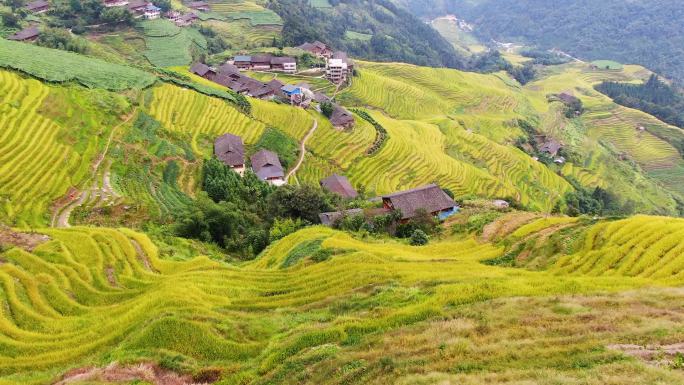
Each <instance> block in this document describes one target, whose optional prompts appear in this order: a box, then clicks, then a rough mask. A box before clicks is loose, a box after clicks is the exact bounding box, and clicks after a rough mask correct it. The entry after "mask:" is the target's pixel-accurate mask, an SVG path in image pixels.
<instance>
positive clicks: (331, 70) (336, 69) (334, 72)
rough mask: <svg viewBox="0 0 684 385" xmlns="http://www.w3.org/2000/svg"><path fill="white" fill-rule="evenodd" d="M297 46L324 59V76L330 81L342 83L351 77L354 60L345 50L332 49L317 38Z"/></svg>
mask: <svg viewBox="0 0 684 385" xmlns="http://www.w3.org/2000/svg"><path fill="white" fill-rule="evenodd" d="M297 48H299V49H301V50H303V51H306V52H309V53H310V54H312V55H314V56H316V57H318V58H321V59H325V78H326V79H328V80H329V81H331V82H332V83H336V84H339V83H344V82H346V81H347V80H349V79H351V76H352V74H353V73H354V61H353V60H352V59H350V58H349V57H348V56H347V54H346V53H345V52H342V51H333V50H332V49H331V48H330V47H328V46H327V45H326V44H325V43H321V42H320V41H318V40H317V41H315V42H313V43H304V44H302V45H300V46H298V47H297Z"/></svg>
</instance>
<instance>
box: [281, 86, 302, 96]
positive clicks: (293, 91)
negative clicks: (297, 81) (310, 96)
mask: <svg viewBox="0 0 684 385" xmlns="http://www.w3.org/2000/svg"><path fill="white" fill-rule="evenodd" d="M281 90H282V91H283V92H284V93H286V94H288V95H298V94H301V93H302V89H301V88H299V87H295V86H293V85H292V84H287V85H285V86H283V87H282V88H281Z"/></svg>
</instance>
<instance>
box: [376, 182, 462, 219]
mask: <svg viewBox="0 0 684 385" xmlns="http://www.w3.org/2000/svg"><path fill="white" fill-rule="evenodd" d="M382 204H383V207H384V208H385V209H387V210H391V211H395V210H400V211H401V220H402V221H408V220H410V219H412V218H414V217H415V216H416V215H417V214H418V213H419V212H420V211H421V210H424V211H425V212H426V213H428V214H430V215H433V216H435V217H439V218H440V219H444V218H447V217H449V216H450V215H453V214H455V213H456V212H457V211H458V205H457V204H456V202H454V200H453V199H451V197H449V195H447V194H446V193H445V192H444V190H442V189H441V188H440V187H439V186H437V185H436V184H431V185H427V186H423V187H418V188H415V189H411V190H406V191H401V192H398V193H394V194H390V195H385V196H383V197H382Z"/></svg>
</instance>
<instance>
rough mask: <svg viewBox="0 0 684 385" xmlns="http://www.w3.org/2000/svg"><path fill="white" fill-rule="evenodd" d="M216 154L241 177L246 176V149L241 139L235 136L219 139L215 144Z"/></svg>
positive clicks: (228, 135)
mask: <svg viewBox="0 0 684 385" xmlns="http://www.w3.org/2000/svg"><path fill="white" fill-rule="evenodd" d="M214 154H216V157H217V158H218V159H219V160H220V161H222V162H223V163H224V164H225V165H226V166H228V167H230V168H232V169H233V171H235V172H237V173H238V174H240V176H244V175H245V147H244V145H243V144H242V138H241V137H239V136H236V135H233V134H225V135H223V136H220V137H218V138H217V139H216V141H215V142H214Z"/></svg>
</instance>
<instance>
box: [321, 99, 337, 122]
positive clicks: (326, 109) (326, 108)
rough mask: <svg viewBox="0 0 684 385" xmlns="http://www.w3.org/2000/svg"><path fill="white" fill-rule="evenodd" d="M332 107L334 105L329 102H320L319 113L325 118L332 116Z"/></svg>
mask: <svg viewBox="0 0 684 385" xmlns="http://www.w3.org/2000/svg"><path fill="white" fill-rule="evenodd" d="M334 109H335V107H334V106H333V105H332V103H330V102H323V103H321V113H323V115H325V116H326V117H327V118H330V117H331V116H332V114H333V110H334Z"/></svg>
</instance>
